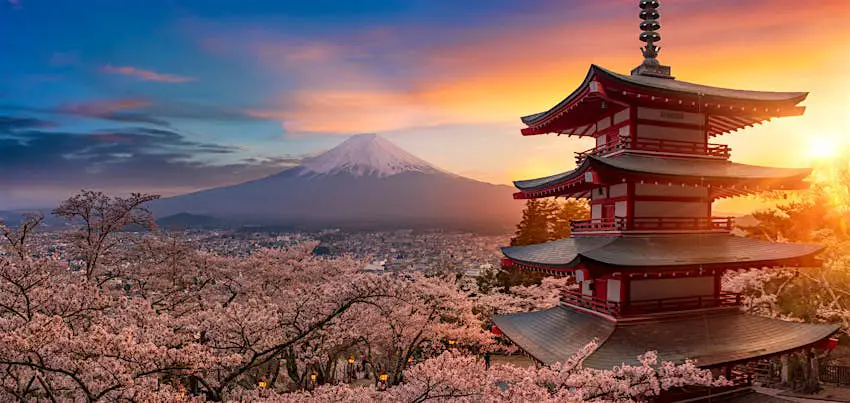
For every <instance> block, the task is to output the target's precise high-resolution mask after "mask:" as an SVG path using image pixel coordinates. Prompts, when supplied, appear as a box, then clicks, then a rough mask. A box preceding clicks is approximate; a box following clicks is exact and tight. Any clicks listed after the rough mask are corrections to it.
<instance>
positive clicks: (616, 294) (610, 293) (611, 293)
mask: <svg viewBox="0 0 850 403" xmlns="http://www.w3.org/2000/svg"><path fill="white" fill-rule="evenodd" d="M606 285H607V287H606V288H607V292H606V298H605V299H606V300H607V301H611V302H620V288H621V287H622V286H623V285H622V282H621V281H620V280H618V279H613V278H611V279H608V280H607V284H606Z"/></svg>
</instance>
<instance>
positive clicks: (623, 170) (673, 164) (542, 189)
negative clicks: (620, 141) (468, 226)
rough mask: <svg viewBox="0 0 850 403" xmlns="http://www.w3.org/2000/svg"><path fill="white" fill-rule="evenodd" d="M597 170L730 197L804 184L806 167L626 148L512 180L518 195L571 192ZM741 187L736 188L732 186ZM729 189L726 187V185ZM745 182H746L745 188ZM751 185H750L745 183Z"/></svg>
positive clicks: (613, 179)
mask: <svg viewBox="0 0 850 403" xmlns="http://www.w3.org/2000/svg"><path fill="white" fill-rule="evenodd" d="M590 171H592V172H596V173H598V174H599V177H600V178H601V179H602V180H603V181H605V182H606V183H620V182H622V181H623V179H631V180H634V181H646V182H659V183H662V182H666V183H671V184H672V183H675V184H677V185H678V184H689V185H703V186H714V187H717V188H716V189H712V197H713V198H718V197H729V196H735V195H738V194H746V193H751V192H752V191H758V190H770V189H785V190H792V189H805V188H806V187H807V186H808V185H807V184H806V183H805V182H803V179H805V178H806V177H807V176H809V174H811V172H812V170H811V168H774V167H763V166H757V165H747V164H740V163H736V162H731V161H728V160H721V159H714V158H678V157H665V156H660V155H644V154H635V153H631V152H628V151H627V152H623V153H621V154H617V155H613V156H608V157H599V156H594V155H590V156H588V157H587V158H585V159H584V160H583V161H582V163H581V164H580V165H579V166H578V167H576V168H575V169H573V170H570V171H567V172H563V173H559V174H555V175H551V176H547V177H543V178H537V179H528V180H519V181H514V186H516V187H517V188H518V189H519V190H520V191H521V193H520V194H518V195H515V196H516V197H517V198H534V197H548V196H559V195H567V194H568V195H574V194H578V193H581V192H585V191H586V190H587V189H588V188H592V187H594V186H592V185H591V183H588V182H589V181H588V180H587V178H586V175H585V173H586V172H590ZM736 186H738V187H741V188H740V189H735V187H736ZM727 187H728V188H729V189H726V188H727ZM744 187H747V188H746V189H745V188H744ZM749 187H752V188H753V189H749Z"/></svg>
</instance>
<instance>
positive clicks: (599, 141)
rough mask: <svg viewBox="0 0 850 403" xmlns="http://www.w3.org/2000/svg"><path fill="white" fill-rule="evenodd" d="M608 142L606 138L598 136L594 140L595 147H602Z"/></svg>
mask: <svg viewBox="0 0 850 403" xmlns="http://www.w3.org/2000/svg"><path fill="white" fill-rule="evenodd" d="M607 142H608V136H599V137H597V138H596V146H597V147H602V146H604V145H605V144H606V143H607Z"/></svg>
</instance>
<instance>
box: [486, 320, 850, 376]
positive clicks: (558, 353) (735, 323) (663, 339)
mask: <svg viewBox="0 0 850 403" xmlns="http://www.w3.org/2000/svg"><path fill="white" fill-rule="evenodd" d="M493 320H494V322H495V323H496V326H498V327H499V329H500V330H501V331H502V332H503V333H504V334H505V335H506V336H507V337H508V338H509V339H510V340H511V341H512V342H514V343H515V344H517V345H518V346H519V347H521V348H522V349H523V350H525V351H526V352H527V353H528V354H531V355H532V356H533V357H534V358H535V359H537V360H539V361H541V362H543V363H544V364H547V365H548V364H553V363H555V362H559V361H565V360H567V359H569V358H570V357H571V356H572V355H573V354H575V353H576V352H577V351H578V350H579V349H581V348H582V347H583V346H585V345H586V344H587V343H588V342H590V341H591V340H593V339H597V340H598V342H599V343H600V345H599V347H598V348H597V349H596V351H595V352H593V354H591V355H590V356H589V357H588V358H587V359H586V360H585V362H584V365H585V366H586V367H589V368H598V369H606V368H611V367H614V366H616V365H621V364H624V363H625V364H632V365H636V364H638V361H637V356H639V355H641V354H643V353H645V352H647V351H657V352H658V357H659V360H660V361H673V362H683V361H684V360H686V359H694V360H696V362H697V365H699V366H702V367H710V366H714V365H720V364H724V363H730V362H737V361H743V360H750V359H755V358H758V357H762V356H768V355H773V354H777V353H781V352H785V351H789V350H794V349H797V348H800V347H803V346H807V345H810V344H813V343H816V342H818V341H820V340H823V339H825V338H827V337H829V336H831V335H832V334H833V333H835V332H836V331H837V330H838V328H839V327H838V326H835V325H817V324H807V323H796V322H785V321H781V320H777V319H770V318H764V317H758V316H751V315H746V314H744V313H742V312H740V311H737V310H726V311H720V312H716V311H715V312H704V313H692V314H688V315H683V316H665V317H659V318H657V319H652V320H643V321H629V322H614V321H611V320H608V319H606V318H603V317H599V316H597V315H594V314H590V313H585V312H581V311H577V310H573V309H570V308H567V307H563V306H559V307H555V308H552V309H548V310H545V311H537V312H528V313H518V314H511V315H499V316H496V317H495V318H494V319H493Z"/></svg>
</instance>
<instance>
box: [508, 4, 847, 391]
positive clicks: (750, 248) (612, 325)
mask: <svg viewBox="0 0 850 403" xmlns="http://www.w3.org/2000/svg"><path fill="white" fill-rule="evenodd" d="M658 6H659V3H658V1H657V0H642V1H640V8H641V11H640V16H641V19H642V20H643V21H642V23H641V24H640V27H641V30H642V31H643V32H642V33H641V34H640V40H641V41H643V42H645V43H646V46H645V47H644V48H642V49H641V50H642V52H643V56H644V57H645V60H644V61H643V63H642V64H641V65H640V66H638V67H637V68H635V69H634V70H632V72H631V74H630V75H622V74H618V73H615V72H612V71H610V70H607V69H604V68H602V67H599V66H595V65H592V66H591V67H590V70H589V71H588V73H587V76H586V77H585V79H584V81H583V82H582V83H581V85H580V86H579V87H578V89H576V90H575V91H573V93H572V94H570V95H569V96H567V97H566V98H565V99H564V100H563V101H561V102H559V103H558V104H557V105H555V106H554V107H552V108H551V109H549V110H548V111H545V112H541V113H537V114H534V115H530V116H526V117H523V118H522V122H523V123H524V124H525V125H526V126H527V127H526V128H524V129H522V134H523V135H524V136H532V135H538V134H547V133H557V134H558V135H561V134H566V135H568V136H573V135H575V136H580V137H593V138H595V139H596V147H594V148H593V149H591V150H588V151H585V152H582V153H578V154H577V156H576V164H577V167H576V168H575V169H573V170H571V171H568V172H564V173H559V174H555V175H551V176H547V177H545V178H539V179H530V180H521V181H516V182H514V183H515V185H516V187H517V188H518V189H519V192H518V193H516V194H515V195H514V197H515V198H516V199H536V198H544V197H576V198H586V199H589V201H590V206H591V218H590V220H587V221H577V222H573V223H572V230H573V232H572V236H570V237H569V238H565V239H561V240H557V241H553V242H547V243H543V244H537V245H529V246H515V247H506V248H503V250H502V251H503V253H504V255H505V259H504V264H505V265H506V266H513V267H518V268H521V269H525V270H534V271H540V272H544V273H547V274H551V275H572V276H575V279H576V282H577V283H578V284H579V286H580V288H579V289H578V290H577V291H569V290H565V291H564V292H563V298H562V303H561V305H560V306H558V307H556V308H552V309H549V310H544V311H537V312H529V313H520V314H512V315H503V316H497V317H496V318H495V323H496V325H497V327H498V329H499V330H501V332H502V333H503V334H504V335H505V336H506V337H508V338H509V339H510V340H511V341H512V342H513V343H515V344H516V345H518V346H519V347H520V348H521V349H522V350H524V351H525V352H526V353H527V354H528V355H530V356H531V357H533V358H534V359H535V360H537V361H538V362H540V363H543V364H551V363H555V362H558V361H564V360H566V359H568V358H569V357H571V356H572V355H573V354H574V353H576V352H577V351H578V350H579V349H580V348H582V347H583V346H584V345H586V344H587V343H588V342H589V341H591V340H593V339H596V340H597V341H598V342H599V347H598V349H597V350H596V351H595V352H594V353H593V354H592V355H590V356H589V357H588V358H587V360H586V361H585V362H584V365H585V366H587V367H591V368H600V369H602V368H611V367H613V366H615V365H620V364H623V363H627V364H636V363H637V360H636V357H637V356H638V355H640V354H642V353H644V352H646V351H650V350H655V351H657V352H658V355H659V359H660V360H664V361H674V362H681V361H683V360H685V359H694V360H695V361H696V363H697V365H699V366H701V367H704V368H712V369H715V370H716V371H715V372H717V373H723V374H726V375H727V376H731V375H732V373H733V368H735V367H736V366H738V365H740V364H745V363H748V362H753V361H755V360H759V359H763V358H767V357H771V356H776V355H781V354H786V353H790V352H794V351H798V350H801V349H805V348H810V347H814V346H819V345H821V343H824V342H825V341H826V340H827V339H828V338H829V337H830V336H831V335H832V334H833V333H835V332H836V331H837V329H838V327H837V326H832V325H816V324H804V323H792V322H785V321H781V320H775V319H769V318H763V317H756V316H751V315H747V314H744V313H742V312H741V310H740V306H739V305H740V303H741V300H740V296H738V295H733V294H728V293H724V292H723V290H722V289H721V278H722V276H723V274H724V273H726V272H728V271H731V270H741V269H765V270H769V269H771V268H777V267H795V266H797V267H804V266H805V267H811V266H815V265H817V264H818V261H817V260H816V259H815V255H817V254H818V253H819V252H821V250H822V249H823V248H822V247H821V246H819V245H809V244H786V243H773V242H767V241H761V240H756V239H751V238H743V237H738V236H734V235H732V234H731V231H732V229H733V227H734V222H733V219H732V218H728V217H713V216H712V214H711V208H712V202H713V201H715V200H717V199H722V198H727V197H735V196H743V195H748V194H753V193H757V192H762V191H770V190H795V189H804V188H806V186H807V183H806V182H804V179H805V178H806V177H807V176H808V175H809V174H810V172H811V170H810V169H786V168H771V167H763V166H754V165H745V164H739V163H735V162H732V161H730V160H729V157H730V149H729V147H727V146H726V145H723V144H715V143H711V142H709V141H710V140H711V139H712V138H713V137H716V136H720V135H722V134H725V133H728V132H732V131H736V130H739V129H742V128H745V127H749V126H752V125H755V124H760V123H763V122H766V121H769V120H770V119H773V118H776V117H782V116H798V115H802V114H803V112H804V110H805V108H804V107H801V106H798V104H799V103H801V102H802V101H803V100H804V99H805V98H806V96H807V95H808V94H807V93H805V92H763V91H745V90H736V89H724V88H716V87H709V86H705V85H700V84H693V83H688V82H684V81H680V80H676V79H675V78H674V77H672V76H671V75H670V73H671V71H670V67H668V66H664V65H661V64H660V63H659V62H658V60H657V58H656V57H657V55H658V51H659V50H660V48H659V47H658V46H657V45H656V43H658V42H659V41H660V39H661V37H660V35H659V34H658V32H656V31H657V30H658V29H659V28H660V24H659V23H658V19H659V13H658Z"/></svg>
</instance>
